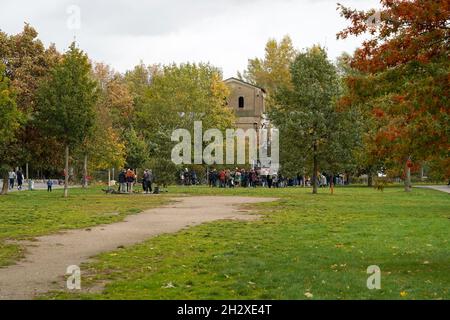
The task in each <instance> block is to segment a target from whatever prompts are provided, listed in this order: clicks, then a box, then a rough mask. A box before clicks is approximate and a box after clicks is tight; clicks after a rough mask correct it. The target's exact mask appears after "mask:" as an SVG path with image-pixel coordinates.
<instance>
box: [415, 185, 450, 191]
mask: <svg viewBox="0 0 450 320" xmlns="http://www.w3.org/2000/svg"><path fill="white" fill-rule="evenodd" d="M416 188H422V189H432V190H437V191H441V192H446V193H450V187H449V186H444V185H440V186H417V187H416Z"/></svg>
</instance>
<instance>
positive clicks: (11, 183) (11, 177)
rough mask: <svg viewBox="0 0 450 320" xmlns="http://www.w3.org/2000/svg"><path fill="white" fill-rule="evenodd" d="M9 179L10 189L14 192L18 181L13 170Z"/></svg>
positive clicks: (9, 174)
mask: <svg viewBox="0 0 450 320" xmlns="http://www.w3.org/2000/svg"><path fill="white" fill-rule="evenodd" d="M8 179H9V189H10V190H12V189H14V181H15V180H16V173H15V172H14V170H13V169H11V171H9V173H8Z"/></svg>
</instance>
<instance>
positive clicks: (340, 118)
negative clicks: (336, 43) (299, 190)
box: [270, 47, 358, 194]
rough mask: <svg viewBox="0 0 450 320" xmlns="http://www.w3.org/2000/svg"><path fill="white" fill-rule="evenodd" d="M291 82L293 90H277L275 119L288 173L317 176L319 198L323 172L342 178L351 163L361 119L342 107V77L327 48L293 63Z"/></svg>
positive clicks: (312, 51) (314, 50) (315, 49)
mask: <svg viewBox="0 0 450 320" xmlns="http://www.w3.org/2000/svg"><path fill="white" fill-rule="evenodd" d="M291 79H292V80H291V81H292V82H291V84H290V85H289V86H287V87H284V88H281V89H279V90H277V93H276V95H275V105H274V107H273V110H272V111H271V112H270V118H271V119H272V121H273V123H274V125H275V126H276V127H277V128H278V129H279V130H280V152H281V154H280V162H281V166H282V168H283V170H288V171H291V173H294V172H298V170H300V169H302V168H304V169H307V170H308V171H309V172H312V184H313V193H314V194H315V193H317V176H318V173H319V170H320V171H321V172H324V171H328V172H330V173H331V174H337V173H340V172H342V171H344V170H345V166H346V165H347V164H349V163H350V162H351V159H352V147H353V146H354V145H355V143H356V142H357V141H358V136H357V134H356V132H355V131H354V128H355V121H356V119H355V118H353V117H352V116H353V115H352V113H351V112H346V111H345V112H341V111H339V110H338V109H337V108H336V104H335V103H336V101H337V99H338V98H339V95H340V93H341V86H340V82H339V76H338V73H337V70H336V67H335V65H334V64H333V63H331V62H330V61H329V60H328V58H327V54H326V52H325V50H323V49H322V48H320V47H313V48H311V49H308V50H307V51H305V52H302V53H300V54H299V55H298V56H297V58H296V59H295V61H294V63H293V64H292V65H291Z"/></svg>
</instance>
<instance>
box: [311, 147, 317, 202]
mask: <svg viewBox="0 0 450 320" xmlns="http://www.w3.org/2000/svg"><path fill="white" fill-rule="evenodd" d="M313 152H314V160H313V161H314V165H313V167H314V169H313V176H312V179H313V194H317V171H319V165H318V161H317V144H316V143H315V142H314V151H313Z"/></svg>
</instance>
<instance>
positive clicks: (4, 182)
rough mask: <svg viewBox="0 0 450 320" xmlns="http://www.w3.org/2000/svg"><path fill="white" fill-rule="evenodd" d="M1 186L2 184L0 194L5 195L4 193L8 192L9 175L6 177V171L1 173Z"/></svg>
mask: <svg viewBox="0 0 450 320" xmlns="http://www.w3.org/2000/svg"><path fill="white" fill-rule="evenodd" d="M2 178H3V186H2V192H1V194H2V195H6V194H8V189H9V179H8V178H9V177H8V172H6V173H5V174H4V175H3V177H2Z"/></svg>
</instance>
